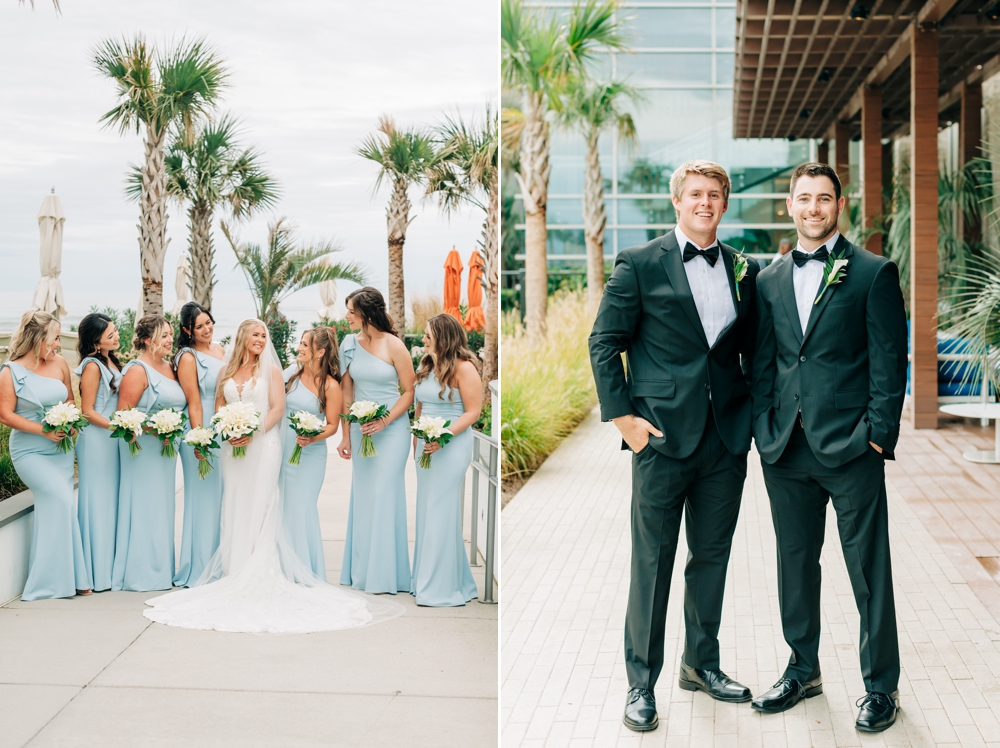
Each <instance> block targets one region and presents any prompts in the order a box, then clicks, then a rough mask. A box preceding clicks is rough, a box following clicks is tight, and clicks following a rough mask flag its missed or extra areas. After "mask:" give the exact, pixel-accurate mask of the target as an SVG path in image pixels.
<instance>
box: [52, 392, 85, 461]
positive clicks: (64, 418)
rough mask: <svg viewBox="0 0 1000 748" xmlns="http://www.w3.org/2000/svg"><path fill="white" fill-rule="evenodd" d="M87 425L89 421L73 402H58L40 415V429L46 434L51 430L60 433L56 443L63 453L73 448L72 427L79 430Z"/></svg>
mask: <svg viewBox="0 0 1000 748" xmlns="http://www.w3.org/2000/svg"><path fill="white" fill-rule="evenodd" d="M89 425H90V422H89V421H87V419H86V418H84V417H83V412H82V411H81V410H80V409H79V408H78V407H76V406H75V405H74V404H73V403H58V404H56V405H53V406H52V407H51V408H49V409H48V410H47V411H45V415H44V416H42V431H44V432H45V433H47V434H48V433H51V432H53V431H55V432H56V433H58V434H62V437H60V439H59V441H58V442H56V444H57V445H58V447H59V450H60V451H61V452H63V453H66V452H70V451H71V450H72V449H73V436H72V432H73V429H76V430H77V431H79V430H80V429H82V428H84V427H85V426H89Z"/></svg>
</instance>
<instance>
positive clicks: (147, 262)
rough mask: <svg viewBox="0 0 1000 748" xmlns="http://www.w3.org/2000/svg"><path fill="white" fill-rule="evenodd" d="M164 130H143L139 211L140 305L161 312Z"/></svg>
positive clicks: (164, 224)
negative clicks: (142, 161)
mask: <svg viewBox="0 0 1000 748" xmlns="http://www.w3.org/2000/svg"><path fill="white" fill-rule="evenodd" d="M166 134H167V133H166V129H165V128H164V129H161V130H159V131H157V130H155V129H153V128H147V129H146V141H145V147H146V161H145V163H144V164H143V167H142V196H141V198H140V213H139V256H140V263H141V267H142V308H143V311H144V312H145V313H146V314H163V263H164V260H165V259H166V256H167V245H168V244H169V243H170V240H169V239H167V178H166V170H165V168H164V165H163V141H164V140H165V139H166Z"/></svg>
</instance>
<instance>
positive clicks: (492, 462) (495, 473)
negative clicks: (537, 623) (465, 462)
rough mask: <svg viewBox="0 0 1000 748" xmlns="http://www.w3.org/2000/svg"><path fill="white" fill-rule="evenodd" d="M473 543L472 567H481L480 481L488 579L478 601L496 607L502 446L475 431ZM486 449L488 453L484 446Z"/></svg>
mask: <svg viewBox="0 0 1000 748" xmlns="http://www.w3.org/2000/svg"><path fill="white" fill-rule="evenodd" d="M472 435H473V437H474V438H473V441H472V543H471V545H470V548H469V565H470V566H479V477H480V475H483V476H485V477H486V480H487V484H488V485H487V491H486V497H487V505H486V553H485V559H486V578H485V579H484V581H483V597H482V599H481V600H480V601H479V602H481V603H484V604H488V605H496V602H497V601H496V600H495V599H494V596H493V567H494V563H495V562H496V539H497V493H498V492H499V490H500V442H499V441H498V440H497V439H496V437H492V436H486V434H482V433H480V432H478V431H476V430H475V429H473V431H472ZM484 445H485V450H484V449H483V446H484Z"/></svg>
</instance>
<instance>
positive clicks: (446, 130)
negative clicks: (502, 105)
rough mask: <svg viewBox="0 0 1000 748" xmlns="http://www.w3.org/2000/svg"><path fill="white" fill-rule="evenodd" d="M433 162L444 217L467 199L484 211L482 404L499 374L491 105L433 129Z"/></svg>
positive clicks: (432, 179) (496, 184) (432, 184)
mask: <svg viewBox="0 0 1000 748" xmlns="http://www.w3.org/2000/svg"><path fill="white" fill-rule="evenodd" d="M437 138H438V143H439V150H438V160H437V162H436V163H435V164H434V165H433V166H432V167H431V168H430V169H429V170H428V175H427V194H428V195H431V194H436V195H437V196H438V200H439V203H440V205H441V209H442V210H443V211H444V213H445V214H446V215H448V214H450V213H451V211H452V210H454V209H456V208H457V207H458V206H459V205H462V204H464V203H470V204H472V205H475V206H476V207H478V208H480V209H482V210H483V212H485V213H486V218H485V220H484V221H483V238H482V242H481V247H482V256H483V266H484V267H483V288H484V289H485V290H486V330H485V334H484V341H483V402H484V403H485V402H489V398H490V382H491V381H492V380H494V379H497V377H498V376H499V371H500V367H499V359H498V335H499V329H500V256H499V255H500V252H499V241H498V237H497V229H498V228H499V221H500V203H499V198H500V168H499V167H500V163H499V161H500V159H499V146H500V122H499V120H498V119H497V115H496V112H495V111H494V110H493V107H492V106H490V105H487V106H486V113H485V116H484V117H483V121H482V122H476V121H473V122H472V124H471V125H469V126H466V124H465V122H464V121H463V120H462V118H461V117H460V116H459V117H457V118H455V119H452V118H450V117H449V118H446V119H445V122H444V123H443V124H442V125H440V126H439V127H438V128H437Z"/></svg>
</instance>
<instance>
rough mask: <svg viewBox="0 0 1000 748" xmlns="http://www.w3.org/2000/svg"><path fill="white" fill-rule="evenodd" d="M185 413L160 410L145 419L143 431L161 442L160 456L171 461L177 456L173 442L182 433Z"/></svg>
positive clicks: (168, 409)
mask: <svg viewBox="0 0 1000 748" xmlns="http://www.w3.org/2000/svg"><path fill="white" fill-rule="evenodd" d="M187 418H188V417H187V413H181V412H180V411H179V410H174V409H173V408H161V409H160V410H158V411H156V412H155V413H154V414H153V415H151V416H149V418H147V419H146V425H145V427H144V430H145V431H146V433H147V434H155V435H156V438H157V439H159V440H160V441H161V442H163V448H162V449H161V450H160V455H162V456H163V457H167V458H170V459H173V458H174V457H176V456H177V450H176V449H174V440H175V439H176V438H177V437H178V436H180V435H181V434H183V433H184V424H185V423H187Z"/></svg>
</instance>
